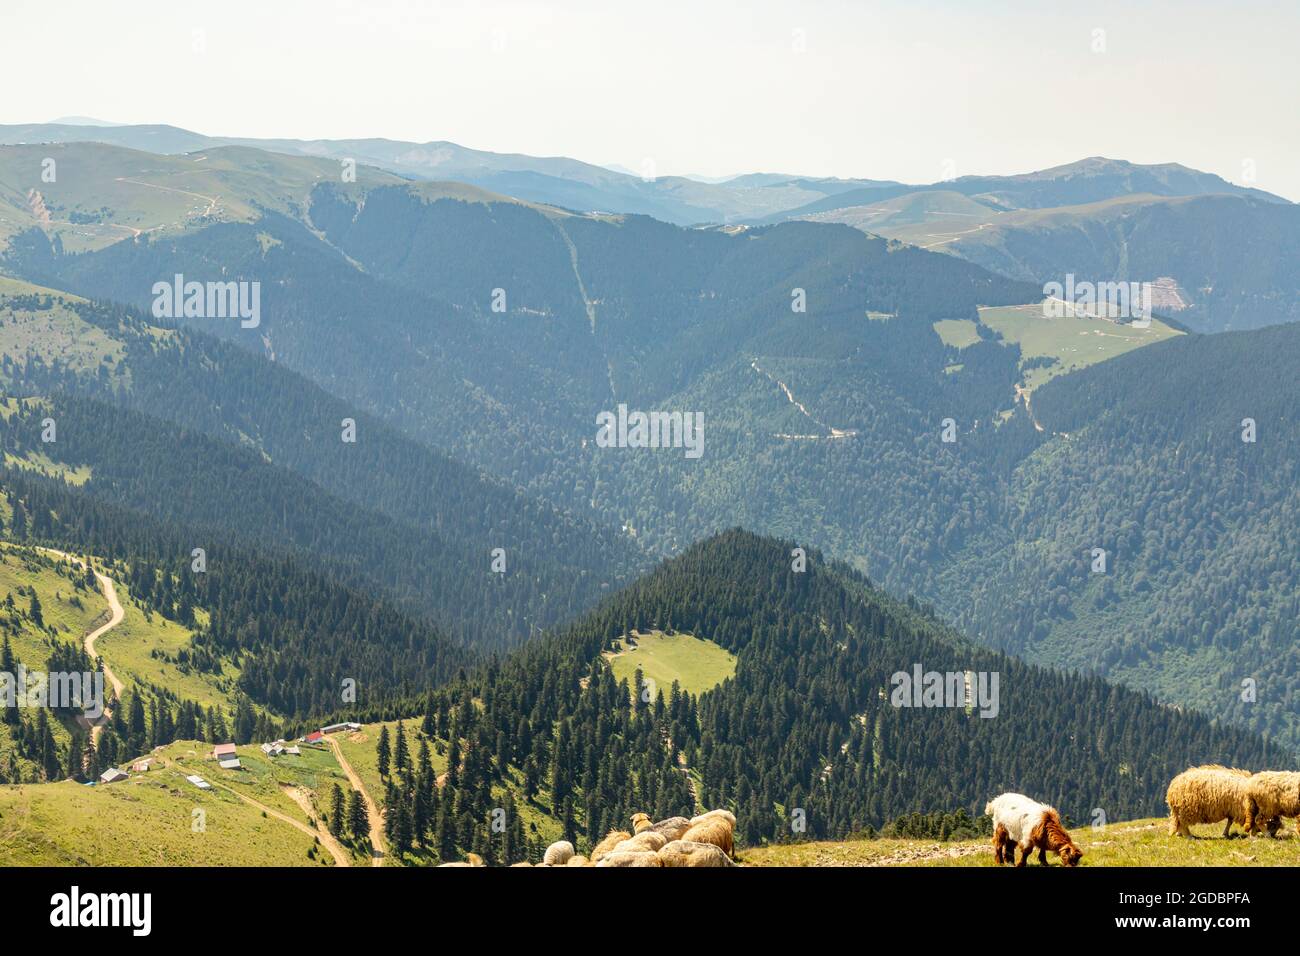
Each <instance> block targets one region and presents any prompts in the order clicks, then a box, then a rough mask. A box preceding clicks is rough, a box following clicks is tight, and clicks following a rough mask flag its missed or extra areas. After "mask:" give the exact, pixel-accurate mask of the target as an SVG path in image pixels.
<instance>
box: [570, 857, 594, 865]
mask: <svg viewBox="0 0 1300 956" xmlns="http://www.w3.org/2000/svg"><path fill="white" fill-rule="evenodd" d="M564 865H565V866H591V865H592V864H591V861H590V860H589V859H587V858H586V857H585V856H581V855H578V856H571V857H569V862H567V863H565V864H564Z"/></svg>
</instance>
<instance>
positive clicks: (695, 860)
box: [659, 840, 736, 867]
mask: <svg viewBox="0 0 1300 956" xmlns="http://www.w3.org/2000/svg"><path fill="white" fill-rule="evenodd" d="M659 861H660V862H661V863H662V864H663V865H664V866H675V867H722V866H735V865H736V864H735V863H733V862H732V861H731V857H729V856H727V854H726V853H724V852H722V849H721V847H718V846H715V845H713V844H712V843H688V842H687V841H685V840H673V841H672V842H671V843H668V844H666V845H665V846H664V847H663V849H661V850H660V851H659Z"/></svg>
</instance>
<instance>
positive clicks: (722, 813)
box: [691, 810, 736, 830]
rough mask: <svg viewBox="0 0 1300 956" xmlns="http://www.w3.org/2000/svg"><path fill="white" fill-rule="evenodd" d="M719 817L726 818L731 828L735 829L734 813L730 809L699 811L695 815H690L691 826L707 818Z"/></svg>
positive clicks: (714, 818)
mask: <svg viewBox="0 0 1300 956" xmlns="http://www.w3.org/2000/svg"><path fill="white" fill-rule="evenodd" d="M719 817H721V818H722V819H723V820H726V821H727V823H728V824H729V825H730V826H731V829H733V830H734V829H736V815H735V814H734V813H732V812H731V811H730V810H710V811H709V812H708V813H701V814H700V815H699V816H697V817H691V826H696V825H697V824H700V823H704V822H705V821H707V820H716V819H717V818H719Z"/></svg>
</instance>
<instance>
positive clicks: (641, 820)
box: [632, 813, 654, 833]
mask: <svg viewBox="0 0 1300 956" xmlns="http://www.w3.org/2000/svg"><path fill="white" fill-rule="evenodd" d="M652 826H654V824H653V823H651V822H650V817H649V815H647V814H644V813H634V814H632V832H633V833H640V832H641V831H642V830H649V829H650V828H651V827H652Z"/></svg>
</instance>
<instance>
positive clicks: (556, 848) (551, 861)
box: [542, 840, 573, 866]
mask: <svg viewBox="0 0 1300 956" xmlns="http://www.w3.org/2000/svg"><path fill="white" fill-rule="evenodd" d="M572 856H573V844H572V843H570V842H569V841H568V840H558V841H556V842H555V843H552V844H551V845H550V846H548V847H547V848H546V853H544V854H543V855H542V862H543V863H545V864H546V865H547V866H564V864H566V863H568V862H569V858H570V857H572Z"/></svg>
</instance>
